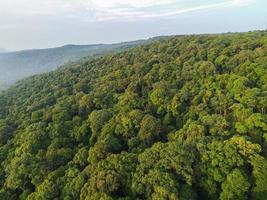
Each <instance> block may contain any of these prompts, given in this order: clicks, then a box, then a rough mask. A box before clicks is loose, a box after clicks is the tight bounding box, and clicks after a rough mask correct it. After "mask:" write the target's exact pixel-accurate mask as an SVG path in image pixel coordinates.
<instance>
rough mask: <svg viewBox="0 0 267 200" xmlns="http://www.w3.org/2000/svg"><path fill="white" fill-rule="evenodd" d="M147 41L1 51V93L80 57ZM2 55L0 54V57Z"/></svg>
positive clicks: (126, 47)
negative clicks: (19, 82) (17, 82)
mask: <svg viewBox="0 0 267 200" xmlns="http://www.w3.org/2000/svg"><path fill="white" fill-rule="evenodd" d="M145 41H146V40H138V41H133V42H123V43H117V44H93V45H65V46H62V47H57V48H48V49H34V50H23V51H16V52H7V53H3V51H2V50H1V49H0V89H1V88H2V89H3V88H7V87H8V86H10V85H12V84H13V83H15V82H16V81H18V80H21V79H23V78H26V77H28V76H31V75H35V74H40V73H44V72H49V71H52V70H54V69H56V68H57V67H59V66H60V65H63V64H64V63H67V62H70V61H77V60H79V59H81V58H83V57H88V56H89V57H90V56H96V55H103V54H107V53H111V52H119V51H122V50H124V49H129V48H131V47H135V46H137V45H139V44H142V43H144V42H145ZM1 52H2V53H1Z"/></svg>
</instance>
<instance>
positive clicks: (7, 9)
mask: <svg viewBox="0 0 267 200" xmlns="http://www.w3.org/2000/svg"><path fill="white" fill-rule="evenodd" d="M254 1H255V0H224V1H217V0H216V1H215V2H217V3H206V4H203V3H202V4H201V5H199V3H197V2H196V3H194V4H195V6H188V1H186V0H75V1H74V0H46V1H43V0H8V1H7V0H0V17H2V19H4V18H6V17H5V16H4V15H8V17H9V18H14V19H15V18H17V19H20V17H25V16H26V17H27V16H28V17H32V16H36V15H43V16H52V17H58V18H60V17H62V18H66V17H76V18H82V19H85V20H90V21H103V20H115V19H119V20H121V19H127V20H129V19H133V20H135V19H143V18H153V17H168V16H174V15H179V14H182V13H188V12H194V11H199V10H208V9H218V8H225V7H236V6H244V5H247V4H250V3H253V2H254ZM202 2H203V1H202ZM207 2H214V1H207ZM155 6H164V10H158V9H153V8H154V7H155ZM148 8H149V9H148ZM148 10H149V11H148ZM1 13H2V14H1Z"/></svg>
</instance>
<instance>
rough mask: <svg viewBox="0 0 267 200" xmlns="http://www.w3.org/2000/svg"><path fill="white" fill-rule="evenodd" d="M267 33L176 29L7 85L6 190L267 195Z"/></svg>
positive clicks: (0, 108) (168, 198)
mask: <svg viewBox="0 0 267 200" xmlns="http://www.w3.org/2000/svg"><path fill="white" fill-rule="evenodd" d="M266 113H267V32H266V31H258V32H248V33H233V34H222V35H192V36H175V37H171V38H167V39H165V40H163V41H156V42H153V43H152V44H148V45H143V46H140V47H138V48H134V49H132V50H129V51H126V52H121V53H118V54H115V55H108V56H103V57H100V58H96V59H92V60H88V61H84V62H83V63H82V64H80V65H79V66H76V67H68V68H62V69H60V70H57V71H54V72H51V73H48V74H44V75H37V76H34V77H32V78H29V79H27V80H25V81H22V82H20V83H19V84H17V85H16V86H14V87H12V88H11V89H9V90H7V91H4V92H2V93H1V95H0V119H1V120H0V163H1V165H0V188H1V190H0V199H8V200H17V199H21V200H22V199H23V200H24V199H27V200H37V199H38V200H50V199H51V200H54V199H59V200H61V199H64V200H72V199H73V200H76V199H81V200H98V199H101V200H111V199H116V200H135V199H139V200H142V199H148V200H164V199H165V200H178V199H179V200H196V199H205V200H209V199H211V200H215V199H221V200H239V199H240V200H241V199H253V200H257V199H258V200H266V199H267V115H266Z"/></svg>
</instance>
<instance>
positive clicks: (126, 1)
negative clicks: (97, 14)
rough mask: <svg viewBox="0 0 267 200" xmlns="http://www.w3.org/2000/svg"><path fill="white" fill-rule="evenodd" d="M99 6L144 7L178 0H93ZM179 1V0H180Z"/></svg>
mask: <svg viewBox="0 0 267 200" xmlns="http://www.w3.org/2000/svg"><path fill="white" fill-rule="evenodd" d="M91 1H92V3H93V4H94V5H95V6H96V7H99V8H103V7H104V8H117V7H120V6H123V7H133V8H144V7H150V6H157V5H166V4H170V3H177V0H91ZM178 1H179V0H178Z"/></svg>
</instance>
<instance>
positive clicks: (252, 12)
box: [0, 0, 267, 50]
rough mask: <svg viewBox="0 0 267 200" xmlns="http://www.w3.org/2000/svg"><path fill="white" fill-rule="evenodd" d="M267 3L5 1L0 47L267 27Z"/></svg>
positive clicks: (247, 0)
mask: <svg viewBox="0 0 267 200" xmlns="http://www.w3.org/2000/svg"><path fill="white" fill-rule="evenodd" d="M266 8H267V1H266V0H0V48H5V49H8V50H20V49H31V48H47V47H55V46H61V45H64V44H91V43H113V42H120V41H129V40H136V39H143V38H149V37H152V36H158V35H171V34H192V33H215V32H216V33H217V32H229V31H248V30H256V29H267V9H266Z"/></svg>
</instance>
